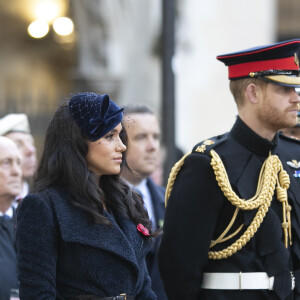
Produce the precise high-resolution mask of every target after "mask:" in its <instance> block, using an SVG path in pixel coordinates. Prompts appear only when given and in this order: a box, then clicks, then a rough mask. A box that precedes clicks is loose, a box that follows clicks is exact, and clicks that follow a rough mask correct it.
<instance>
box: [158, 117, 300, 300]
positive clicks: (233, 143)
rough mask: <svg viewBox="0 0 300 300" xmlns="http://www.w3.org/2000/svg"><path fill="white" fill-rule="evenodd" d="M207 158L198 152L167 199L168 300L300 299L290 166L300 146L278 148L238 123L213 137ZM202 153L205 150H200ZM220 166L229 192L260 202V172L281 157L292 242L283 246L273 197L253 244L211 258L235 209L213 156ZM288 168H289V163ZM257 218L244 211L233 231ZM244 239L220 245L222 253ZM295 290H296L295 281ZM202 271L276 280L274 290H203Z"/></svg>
mask: <svg viewBox="0 0 300 300" xmlns="http://www.w3.org/2000/svg"><path fill="white" fill-rule="evenodd" d="M212 141H213V142H214V144H213V145H211V146H206V148H207V149H206V150H205V151H204V152H203V153H199V152H197V151H195V150H196V149H197V148H198V146H199V145H202V144H203V143H200V144H198V145H196V146H195V147H194V149H193V152H192V153H191V154H190V155H189V156H188V157H187V158H186V159H185V161H184V164H183V166H182V168H181V170H180V172H179V173H178V175H177V178H176V180H175V183H174V186H173V190H172V192H171V195H170V198H169V200H168V204H167V209H166V214H165V221H164V234H163V237H162V242H161V247H160V250H159V267H160V272H161V276H162V279H163V281H164V285H165V289H166V292H167V295H168V297H169V299H170V300H179V299H189V300H199V299H201V300H202V299H204V300H205V299H210V300H211V299H230V300H235V299H243V300H248V299H249V300H250V299H251V300H253V299H256V300H259V299H300V178H298V177H296V176H297V174H298V173H297V170H300V169H297V168H296V167H297V166H296V165H295V166H294V167H293V166H291V161H292V160H297V162H299V160H300V143H299V142H297V141H295V140H292V139H289V138H287V137H285V136H283V135H281V134H276V136H275V138H274V140H273V141H272V142H270V141H268V140H266V139H263V138H261V137H260V136H258V135H257V134H256V133H254V132H253V131H252V130H251V129H250V128H249V127H248V126H247V125H246V124H245V123H243V122H242V120H241V119H240V118H237V121H236V123H235V125H234V126H233V128H232V130H231V131H230V132H229V133H226V134H224V135H221V136H218V137H215V138H213V139H212ZM198 149H199V148H198ZM211 149H214V150H215V151H216V152H217V153H218V154H219V156H220V158H221V159H222V161H223V163H224V166H225V168H226V171H227V174H228V177H229V180H230V183H231V186H232V188H233V190H234V191H235V193H236V194H237V195H238V196H239V197H240V198H242V199H250V198H251V197H253V196H254V195H255V192H256V188H257V183H258V178H259V172H260V170H261V167H262V165H263V162H264V161H265V159H266V158H267V157H268V155H269V153H270V152H271V153H272V154H277V155H278V156H279V158H280V160H281V162H282V164H283V167H284V169H285V170H286V171H287V172H288V174H289V177H290V181H291V184H290V188H289V189H288V201H289V204H290V205H291V206H292V211H291V214H292V217H291V218H292V242H293V245H292V246H291V247H289V248H288V249H286V248H285V246H284V242H283V231H282V228H281V223H282V204H281V203H280V202H279V201H278V200H277V199H276V196H275V195H276V193H275V194H274V196H273V200H272V202H271V206H270V208H269V210H268V212H267V214H266V216H265V218H264V221H263V223H262V224H261V225H260V227H259V229H258V230H257V232H256V233H255V235H254V237H253V238H252V239H251V240H250V241H249V242H248V243H247V244H246V245H245V246H244V247H243V248H242V249H241V250H239V251H237V252H236V253H235V254H233V255H232V256H230V257H228V258H226V259H221V260H212V259H208V252H209V251H210V242H211V241H212V240H214V239H216V238H217V237H218V236H219V235H220V234H221V233H222V232H223V231H224V230H225V228H226V227H227V225H228V224H229V222H230V220H231V219H232V216H233V213H234V210H235V206H233V205H232V204H231V203H230V202H229V201H228V199H227V198H226V197H225V196H224V195H223V192H222V191H221V189H220V187H219V186H218V183H217V181H216V177H215V175H214V172H213V169H212V166H211V165H210V162H211V156H210V155H209V151H210V150H211ZM288 162H289V163H290V164H288ZM256 211H257V210H254V211H244V210H243V211H242V210H240V211H239V214H238V217H237V220H236V221H235V223H236V225H234V227H233V228H232V230H231V232H234V231H235V230H236V229H237V228H238V227H239V226H240V225H241V224H244V228H245V229H246V228H247V227H248V226H249V225H250V223H251V221H252V220H253V218H254V216H255V213H256ZM238 237H239V235H238V236H235V237H233V238H231V239H229V240H228V241H226V242H224V243H221V244H218V245H216V246H215V247H214V248H213V249H212V250H213V251H218V250H222V249H224V248H226V247H227V246H229V245H231V244H232V243H233V242H235V241H236V239H237V238H238ZM290 271H293V273H294V276H295V277H296V288H295V289H294V290H293V291H292V290H291V274H290ZM204 272H237V273H239V272H266V273H267V274H268V276H269V277H271V276H274V277H275V280H274V290H242V291H240V290H209V289H202V288H201V283H202V279H203V273H204Z"/></svg>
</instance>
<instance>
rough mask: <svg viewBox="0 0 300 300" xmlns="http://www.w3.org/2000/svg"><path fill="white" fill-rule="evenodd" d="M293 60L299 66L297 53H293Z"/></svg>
mask: <svg viewBox="0 0 300 300" xmlns="http://www.w3.org/2000/svg"><path fill="white" fill-rule="evenodd" d="M294 61H295V64H296V65H297V66H298V68H299V58H298V55H297V53H294Z"/></svg>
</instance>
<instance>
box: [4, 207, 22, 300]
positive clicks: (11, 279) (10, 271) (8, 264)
mask: <svg viewBox="0 0 300 300" xmlns="http://www.w3.org/2000/svg"><path fill="white" fill-rule="evenodd" d="M14 227H15V211H14V217H13V218H12V219H10V220H4V219H3V217H0V300H9V297H10V290H11V289H17V288H18V285H19V284H18V280H17V258H16V251H15V248H14V238H15V232H14V230H15V229H14Z"/></svg>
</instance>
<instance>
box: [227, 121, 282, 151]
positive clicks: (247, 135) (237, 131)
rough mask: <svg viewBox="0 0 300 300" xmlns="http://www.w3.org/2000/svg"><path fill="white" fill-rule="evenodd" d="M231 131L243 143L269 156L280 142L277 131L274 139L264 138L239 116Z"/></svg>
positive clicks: (251, 149)
mask: <svg viewBox="0 0 300 300" xmlns="http://www.w3.org/2000/svg"><path fill="white" fill-rule="evenodd" d="M230 133H231V135H232V136H233V137H234V138H235V139H236V140H237V141H238V142H239V143H240V144H241V145H243V146H244V147H246V148H247V149H248V150H249V151H251V152H253V153H255V154H257V155H259V156H268V155H269V153H270V151H271V152H272V150H273V149H274V148H275V147H276V146H277V142H278V133H276V135H275V137H274V139H273V140H272V141H269V140H267V139H265V138H262V137H261V136H259V135H258V134H257V133H255V132H254V131H253V130H252V129H250V128H249V127H248V126H247V125H246V124H245V123H244V122H243V121H242V120H241V119H240V117H239V116H238V117H237V119H236V122H235V124H234V125H233V127H232V129H231V131H230Z"/></svg>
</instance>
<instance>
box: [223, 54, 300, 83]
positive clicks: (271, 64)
mask: <svg viewBox="0 0 300 300" xmlns="http://www.w3.org/2000/svg"><path fill="white" fill-rule="evenodd" d="M267 70H299V66H298V65H297V64H296V63H295V58H294V56H291V57H287V58H281V59H274V60H263V61H254V62H248V63H243V64H238V65H232V66H228V76H229V79H233V78H239V77H246V76H249V73H251V72H260V71H267Z"/></svg>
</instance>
